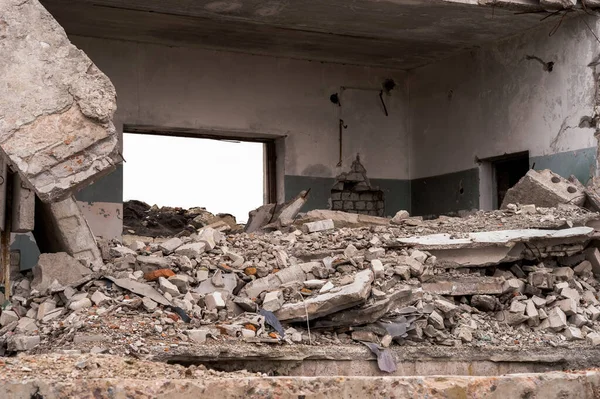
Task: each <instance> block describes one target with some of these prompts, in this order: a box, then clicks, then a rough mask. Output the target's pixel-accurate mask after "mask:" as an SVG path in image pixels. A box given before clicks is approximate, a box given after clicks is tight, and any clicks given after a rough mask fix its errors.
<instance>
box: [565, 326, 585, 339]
mask: <svg viewBox="0 0 600 399" xmlns="http://www.w3.org/2000/svg"><path fill="white" fill-rule="evenodd" d="M563 335H564V336H565V337H566V338H567V339H568V340H569V341H574V340H578V339H583V335H582V334H581V330H580V329H579V328H577V327H573V326H568V327H567V328H565V330H564V331H563Z"/></svg>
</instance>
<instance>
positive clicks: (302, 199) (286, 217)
mask: <svg viewBox="0 0 600 399" xmlns="http://www.w3.org/2000/svg"><path fill="white" fill-rule="evenodd" d="M309 193H310V190H306V191H302V192H300V194H298V195H297V196H296V197H295V198H293V199H291V200H290V201H288V202H286V203H285V204H267V205H263V206H261V207H259V208H258V209H256V210H254V211H251V212H250V214H249V217H248V223H247V224H246V228H245V231H246V233H253V232H255V231H260V230H263V229H265V230H273V229H280V228H283V227H287V226H290V225H291V224H292V223H293V222H294V221H295V219H296V216H297V215H298V213H299V212H300V210H301V209H302V207H303V206H304V204H305V203H306V201H308V196H309Z"/></svg>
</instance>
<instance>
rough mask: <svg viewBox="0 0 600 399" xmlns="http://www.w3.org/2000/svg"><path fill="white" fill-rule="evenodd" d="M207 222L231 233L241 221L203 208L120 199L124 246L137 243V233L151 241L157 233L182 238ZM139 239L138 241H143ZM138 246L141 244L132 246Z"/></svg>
mask: <svg viewBox="0 0 600 399" xmlns="http://www.w3.org/2000/svg"><path fill="white" fill-rule="evenodd" d="M207 226H210V227H212V228H214V229H217V230H219V231H228V232H232V233H233V232H240V231H242V230H243V228H244V226H243V225H239V224H237V221H236V219H235V217H233V215H230V214H227V213H221V214H217V215H214V214H212V213H210V212H208V211H207V210H206V209H205V208H191V209H183V208H172V207H166V206H165V207H161V208H159V207H158V206H156V205H154V206H150V205H148V204H146V203H145V202H142V201H135V200H134V201H126V202H124V203H123V241H124V242H129V243H128V244H127V246H130V245H131V244H133V243H134V242H135V241H137V242H138V243H139V242H140V240H138V239H137V237H140V236H142V237H145V240H147V241H152V242H154V239H155V238H158V240H160V237H174V238H182V237H187V236H189V235H191V234H192V233H195V232H196V229H199V228H202V227H207ZM132 235H133V236H132ZM130 237H131V238H130ZM143 241H144V240H142V241H141V244H142V245H145V244H144V243H143ZM165 241H166V240H165ZM138 245H139V244H138ZM132 249H134V248H132ZM138 249H141V248H135V249H134V250H136V251H137V250H138Z"/></svg>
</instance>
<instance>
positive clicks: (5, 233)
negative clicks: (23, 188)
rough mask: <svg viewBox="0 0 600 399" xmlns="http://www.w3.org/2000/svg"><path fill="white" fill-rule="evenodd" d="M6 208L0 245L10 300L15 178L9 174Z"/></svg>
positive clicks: (4, 280)
mask: <svg viewBox="0 0 600 399" xmlns="http://www.w3.org/2000/svg"><path fill="white" fill-rule="evenodd" d="M6 180H7V181H6V182H7V183H9V184H7V185H6V207H5V209H0V212H4V215H5V220H4V229H3V230H2V233H0V245H1V246H2V264H1V265H2V276H1V278H2V283H3V285H4V297H5V298H6V299H7V300H8V299H10V296H11V292H10V271H11V270H10V269H11V267H10V231H11V229H12V223H11V221H12V220H11V219H12V181H13V176H12V175H11V173H10V172H9V173H8V175H7V179H6Z"/></svg>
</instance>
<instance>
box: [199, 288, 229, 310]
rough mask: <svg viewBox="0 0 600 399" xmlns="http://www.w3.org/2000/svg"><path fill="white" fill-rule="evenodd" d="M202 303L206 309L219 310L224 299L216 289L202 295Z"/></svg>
mask: <svg viewBox="0 0 600 399" xmlns="http://www.w3.org/2000/svg"><path fill="white" fill-rule="evenodd" d="M204 303H205V304H206V309H207V310H213V309H217V310H220V309H224V308H225V299H224V298H223V294H222V293H221V292H218V291H217V292H213V293H211V294H208V295H206V296H205V297H204Z"/></svg>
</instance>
